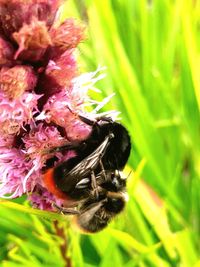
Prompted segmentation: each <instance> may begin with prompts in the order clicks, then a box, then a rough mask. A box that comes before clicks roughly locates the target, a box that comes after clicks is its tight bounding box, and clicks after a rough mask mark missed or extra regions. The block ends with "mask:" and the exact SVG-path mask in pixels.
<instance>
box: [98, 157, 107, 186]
mask: <svg viewBox="0 0 200 267" xmlns="http://www.w3.org/2000/svg"><path fill="white" fill-rule="evenodd" d="M99 164H100V167H101V170H102V173H103V176H104V178H105V181H106V180H107V177H106V172H105V169H104V166H103V163H102V160H101V159H100V160H99Z"/></svg>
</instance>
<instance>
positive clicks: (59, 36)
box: [0, 0, 96, 209]
mask: <svg viewBox="0 0 200 267" xmlns="http://www.w3.org/2000/svg"><path fill="white" fill-rule="evenodd" d="M60 4H61V1H60V0H28V1H27V0H0V197H5V198H16V197H20V196H21V195H22V194H27V195H28V196H29V199H30V200H31V201H32V204H33V205H34V206H36V207H38V208H41V209H51V208H52V207H51V203H52V202H56V203H57V204H58V205H59V204H60V203H61V201H60V200H59V199H55V197H54V196H53V195H51V194H50V193H49V192H48V191H47V189H46V188H45V186H44V184H43V179H42V176H43V172H44V171H45V169H47V168H48V161H49V160H50V158H51V157H52V155H51V154H50V153H48V151H49V150H50V149H51V148H53V147H58V146H61V145H63V144H66V143H69V142H72V141H75V140H83V139H85V138H86V137H87V136H88V135H89V133H90V130H91V129H90V127H88V126H87V125H85V124H84V123H83V122H81V121H80V120H79V119H78V117H77V114H80V113H83V112H84V106H85V104H86V102H87V101H88V97H87V89H88V82H90V81H92V83H93V82H94V81H95V78H94V75H95V74H96V73H91V74H85V75H82V76H79V77H78V76H77V74H78V72H77V64H76V59H75V55H74V50H75V49H76V47H77V45H78V44H79V42H80V41H81V40H82V39H83V38H84V27H83V26H81V25H80V24H78V23H77V22H76V21H75V20H73V19H67V20H65V21H64V22H63V23H59V21H58V20H57V11H58V8H59V6H60ZM55 22H56V23H55ZM73 156H74V153H73V151H68V152H65V153H64V152H62V153H61V152H57V153H56V154H54V160H53V162H51V164H53V165H54V166H55V165H56V164H58V163H59V162H61V161H63V160H67V159H69V158H70V157H73Z"/></svg>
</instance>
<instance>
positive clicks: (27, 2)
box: [0, 0, 62, 38]
mask: <svg viewBox="0 0 200 267" xmlns="http://www.w3.org/2000/svg"><path fill="white" fill-rule="evenodd" d="M61 2H62V0H0V32H3V33H4V34H5V35H6V36H7V37H9V38H11V35H12V33H14V32H16V31H19V29H20V28H21V27H22V26H23V25H24V24H30V23H31V21H32V20H33V19H37V20H39V21H45V22H46V25H47V27H51V25H52V24H53V22H54V19H55V16H56V13H57V10H58V7H59V5H60V4H61Z"/></svg>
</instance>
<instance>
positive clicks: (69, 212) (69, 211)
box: [52, 203, 79, 215]
mask: <svg viewBox="0 0 200 267" xmlns="http://www.w3.org/2000/svg"><path fill="white" fill-rule="evenodd" d="M52 206H53V208H54V209H55V210H56V211H58V212H59V213H61V214H64V215H76V214H79V211H77V210H75V209H70V208H64V207H60V206H58V205H57V204H56V203H52Z"/></svg>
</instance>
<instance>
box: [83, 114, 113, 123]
mask: <svg viewBox="0 0 200 267" xmlns="http://www.w3.org/2000/svg"><path fill="white" fill-rule="evenodd" d="M78 117H79V119H80V120H82V121H83V122H84V123H86V124H87V125H90V126H93V125H95V124H97V125H98V122H99V121H105V122H113V119H112V118H110V117H105V116H99V117H96V118H95V120H91V119H88V118H86V117H84V116H82V115H78Z"/></svg>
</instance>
